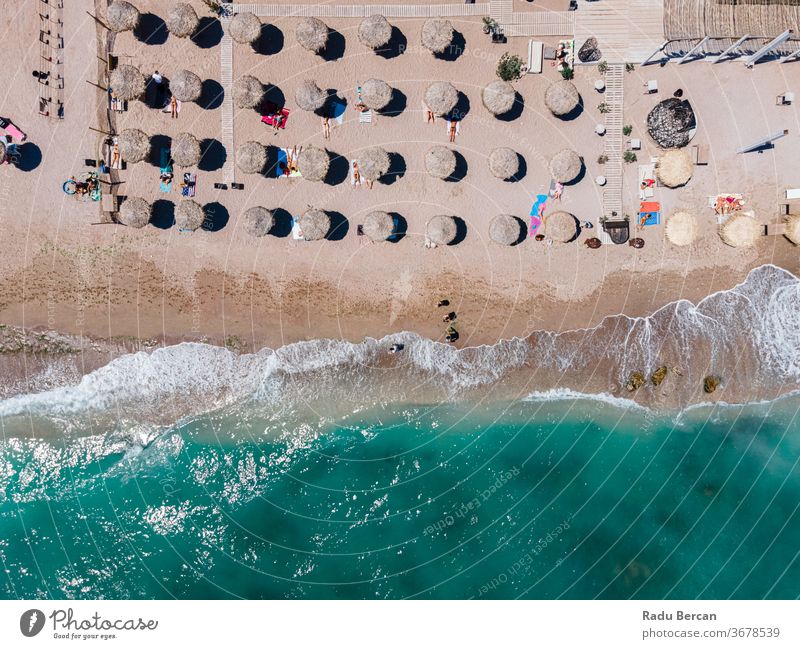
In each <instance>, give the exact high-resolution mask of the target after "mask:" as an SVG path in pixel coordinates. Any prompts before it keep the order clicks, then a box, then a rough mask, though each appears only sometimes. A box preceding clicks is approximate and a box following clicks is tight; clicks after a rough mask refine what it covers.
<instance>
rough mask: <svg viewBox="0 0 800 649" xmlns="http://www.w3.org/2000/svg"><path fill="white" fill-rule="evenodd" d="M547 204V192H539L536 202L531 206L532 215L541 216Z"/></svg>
mask: <svg viewBox="0 0 800 649" xmlns="http://www.w3.org/2000/svg"><path fill="white" fill-rule="evenodd" d="M546 204H547V194H537V195H536V202H535V203H534V204H533V207H531V216H541V212H543V211H544V206H545V205H546Z"/></svg>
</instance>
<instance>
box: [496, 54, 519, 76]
mask: <svg viewBox="0 0 800 649" xmlns="http://www.w3.org/2000/svg"><path fill="white" fill-rule="evenodd" d="M497 76H498V77H500V78H501V79H502V80H503V81H516V80H517V79H519V78H520V77H521V76H522V59H521V58H520V57H519V56H517V55H516V54H509V53H508V52H506V53H505V54H503V56H501V57H500V60H499V61H498V62H497Z"/></svg>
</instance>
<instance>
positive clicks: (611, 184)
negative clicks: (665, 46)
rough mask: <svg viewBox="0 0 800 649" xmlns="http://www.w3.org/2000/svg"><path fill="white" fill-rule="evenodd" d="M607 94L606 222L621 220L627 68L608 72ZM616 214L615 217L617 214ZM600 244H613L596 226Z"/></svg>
mask: <svg viewBox="0 0 800 649" xmlns="http://www.w3.org/2000/svg"><path fill="white" fill-rule="evenodd" d="M605 76H606V91H605V97H604V102H605V103H606V104H608V107H609V108H610V109H611V111H610V112H608V113H606V116H605V117H606V134H605V151H604V153H605V154H606V156H608V160H607V161H606V163H605V166H604V174H605V177H606V185H605V187H604V188H603V216H604V217H606V218H607V219H610V220H614V219H621V218H622V214H623V212H622V168H623V165H624V163H623V161H622V154H623V135H622V126H623V125H622V121H623V99H624V97H625V93H624V83H625V65H624V64H623V63H612V64H610V65H609V66H608V70H606V75H605ZM614 213H616V215H615V214H614ZM597 228H598V230H597V231H598V233H599V235H600V241H602V242H603V243H611V239H610V238H609V237H608V235H607V234H606V233H605V232H603V228H602V226H601V225H600V223H597Z"/></svg>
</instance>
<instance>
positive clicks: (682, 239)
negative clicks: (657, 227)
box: [664, 212, 697, 246]
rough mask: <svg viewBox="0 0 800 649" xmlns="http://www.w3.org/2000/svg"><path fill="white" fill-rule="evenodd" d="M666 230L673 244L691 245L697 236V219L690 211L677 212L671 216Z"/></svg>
mask: <svg viewBox="0 0 800 649" xmlns="http://www.w3.org/2000/svg"><path fill="white" fill-rule="evenodd" d="M664 232H665V234H666V235H667V239H668V240H669V242H670V243H671V244H673V245H676V246H690V245H691V244H692V242H693V241H694V240H695V238H696V237H697V219H695V218H694V216H692V215H691V214H689V212H675V214H673V215H672V216H670V217H669V220H668V221H667V226H666V228H665V230H664Z"/></svg>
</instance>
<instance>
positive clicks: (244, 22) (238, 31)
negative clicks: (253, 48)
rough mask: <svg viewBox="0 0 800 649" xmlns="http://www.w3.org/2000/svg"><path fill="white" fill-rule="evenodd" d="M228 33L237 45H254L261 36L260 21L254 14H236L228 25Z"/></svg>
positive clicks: (246, 12)
mask: <svg viewBox="0 0 800 649" xmlns="http://www.w3.org/2000/svg"><path fill="white" fill-rule="evenodd" d="M228 33H229V34H230V35H231V38H232V39H233V40H235V41H236V42H237V43H241V44H242V45H247V44H248V43H254V42H255V41H257V40H258V37H259V36H261V20H260V19H259V17H258V16H256V15H255V14H254V13H251V12H249V11H243V12H241V13H238V14H236V15H235V16H234V17H233V18H232V19H231V22H230V25H228Z"/></svg>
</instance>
